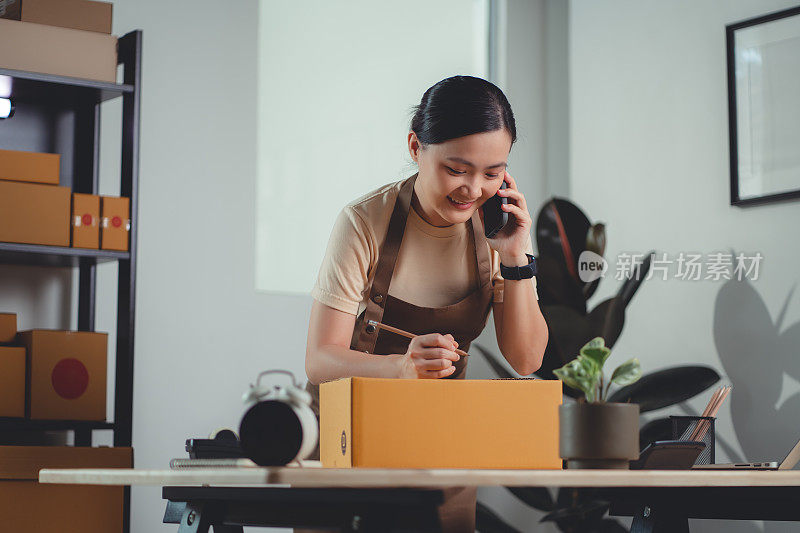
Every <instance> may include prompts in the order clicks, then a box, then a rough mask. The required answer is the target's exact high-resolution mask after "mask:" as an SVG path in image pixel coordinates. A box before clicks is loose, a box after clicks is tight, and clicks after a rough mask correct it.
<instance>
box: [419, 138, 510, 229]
mask: <svg viewBox="0 0 800 533" xmlns="http://www.w3.org/2000/svg"><path fill="white" fill-rule="evenodd" d="M408 149H409V151H410V152H411V157H412V158H413V159H414V161H416V162H417V165H418V166H419V176H418V177H417V182H416V185H415V187H414V192H416V194H417V199H418V200H419V205H415V207H416V208H417V209H418V210H420V209H421V211H422V212H421V213H419V214H420V215H421V216H422V217H423V218H424V219H425V220H426V221H427V222H428V223H430V224H433V225H434V226H449V225H451V224H459V223H462V222H466V221H467V220H469V219H470V217H471V216H472V215H473V213H475V210H476V209H478V208H479V207H480V206H481V205H483V202H485V201H486V200H488V199H489V198H491V197H492V196H494V195H495V193H497V190H498V189H499V188H500V184H501V183H503V176H504V175H505V169H506V165H507V159H508V154H509V152H510V151H511V134H510V133H508V130H505V129H502V130H495V131H489V132H485V133H475V134H472V135H467V136H465V137H459V138H457V139H451V140H449V141H445V142H443V143H440V144H430V145H427V146H425V147H422V146H421V145H420V143H419V140H418V139H417V136H416V134H415V133H414V132H411V133H409V135H408Z"/></svg>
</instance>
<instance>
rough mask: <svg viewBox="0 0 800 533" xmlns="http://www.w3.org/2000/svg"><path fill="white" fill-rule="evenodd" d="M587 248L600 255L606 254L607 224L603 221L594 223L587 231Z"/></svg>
mask: <svg viewBox="0 0 800 533" xmlns="http://www.w3.org/2000/svg"><path fill="white" fill-rule="evenodd" d="M586 249H587V250H589V251H590V252H594V253H596V254H597V255H599V256H600V257H603V256H605V255H606V225H605V224H603V223H602V222H598V223H597V224H594V225H592V226H591V227H590V228H589V230H588V231H587V232H586Z"/></svg>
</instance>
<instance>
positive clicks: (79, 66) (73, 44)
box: [0, 19, 117, 83]
mask: <svg viewBox="0 0 800 533" xmlns="http://www.w3.org/2000/svg"><path fill="white" fill-rule="evenodd" d="M0 50H2V53H1V54H0V68H9V69H16V70H27V71H31V72H41V73H43V74H54V75H57V76H70V77H74V78H85V79H90V80H98V81H105V82H109V83H115V82H116V81H117V38H116V37H114V36H112V35H106V34H104V33H97V32H93V31H83V30H73V29H70V28H58V27H55V26H46V25H44V24H34V23H33V22H19V21H16V20H5V19H0Z"/></svg>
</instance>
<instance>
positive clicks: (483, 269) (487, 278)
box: [470, 208, 492, 289]
mask: <svg viewBox="0 0 800 533" xmlns="http://www.w3.org/2000/svg"><path fill="white" fill-rule="evenodd" d="M478 209H480V208H478ZM478 209H476V210H475V212H474V213H473V214H472V218H471V219H470V222H471V223H472V224H471V225H470V229H471V230H472V237H473V238H474V239H475V259H476V260H477V261H478V289H481V288H483V287H484V286H486V284H487V283H488V284H489V285H490V286H491V283H492V263H491V260H490V258H489V243H488V242H487V241H486V234H485V233H484V229H483V222H481V217H480V214H478Z"/></svg>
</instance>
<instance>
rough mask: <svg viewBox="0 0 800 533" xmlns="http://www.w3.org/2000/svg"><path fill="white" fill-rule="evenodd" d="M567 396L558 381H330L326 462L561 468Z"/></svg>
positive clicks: (326, 387) (325, 401)
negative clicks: (561, 414)
mask: <svg viewBox="0 0 800 533" xmlns="http://www.w3.org/2000/svg"><path fill="white" fill-rule="evenodd" d="M561 394H562V392H561V382H560V381H555V380H551V381H545V380H533V379H519V380H503V379H491V380H489V379H481V380H471V379H431V380H427V379H385V378H362V377H354V378H345V379H338V380H335V381H329V382H326V383H322V384H321V385H320V458H321V460H322V466H324V467H333V468H350V467H368V468H509V469H514V468H534V469H560V468H561V465H562V462H561V457H559V453H558V406H559V405H561Z"/></svg>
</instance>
